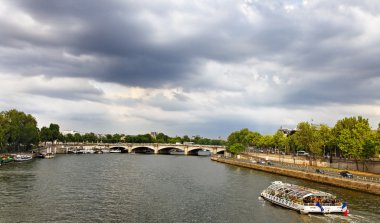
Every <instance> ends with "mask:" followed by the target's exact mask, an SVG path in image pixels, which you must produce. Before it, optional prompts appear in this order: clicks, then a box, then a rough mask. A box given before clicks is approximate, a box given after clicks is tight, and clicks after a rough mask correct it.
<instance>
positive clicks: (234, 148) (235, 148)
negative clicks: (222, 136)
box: [227, 143, 245, 155]
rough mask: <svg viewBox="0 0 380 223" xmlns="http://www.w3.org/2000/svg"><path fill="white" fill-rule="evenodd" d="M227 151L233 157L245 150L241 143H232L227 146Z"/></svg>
mask: <svg viewBox="0 0 380 223" xmlns="http://www.w3.org/2000/svg"><path fill="white" fill-rule="evenodd" d="M227 149H228V151H229V152H230V153H232V154H234V155H237V154H240V153H241V152H243V151H244V150H245V146H244V145H243V144H241V143H234V144H232V145H230V146H228V148H227Z"/></svg>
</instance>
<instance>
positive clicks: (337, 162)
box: [248, 153, 380, 174]
mask: <svg viewBox="0 0 380 223" xmlns="http://www.w3.org/2000/svg"><path fill="white" fill-rule="evenodd" d="M248 154H249V155H251V156H255V157H258V158H260V159H264V160H270V161H277V162H284V163H292V164H297V165H303V166H309V165H310V160H309V159H308V157H305V156H289V155H277V154H276V155H275V154H265V153H248ZM311 164H312V165H313V166H315V167H330V168H336V169H345V170H353V171H357V169H356V162H355V161H354V160H348V159H339V158H333V159H332V163H330V162H329V160H328V159H316V160H312V161H311ZM358 166H359V170H358V171H362V172H369V173H375V174H380V160H367V161H366V162H365V163H364V162H362V161H358Z"/></svg>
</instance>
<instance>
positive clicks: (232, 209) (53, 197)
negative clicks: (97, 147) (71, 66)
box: [0, 154, 380, 223]
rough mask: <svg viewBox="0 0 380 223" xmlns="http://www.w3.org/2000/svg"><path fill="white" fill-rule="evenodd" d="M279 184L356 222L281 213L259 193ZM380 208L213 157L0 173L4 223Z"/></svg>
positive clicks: (255, 216)
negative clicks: (302, 190) (297, 188)
mask: <svg viewBox="0 0 380 223" xmlns="http://www.w3.org/2000/svg"><path fill="white" fill-rule="evenodd" d="M275 180H281V181H284V182H289V183H295V184H299V185H304V186H308V187H313V188H316V189H321V190H324V191H326V192H330V193H333V194H335V195H337V196H339V197H341V198H343V200H345V201H347V202H348V207H349V209H350V215H349V216H347V217H346V216H343V215H301V214H298V213H297V212H295V211H291V210H288V209H285V208H281V207H278V206H274V205H272V204H271V203H269V202H267V201H264V200H262V199H261V198H260V192H261V191H262V190H263V189H265V188H266V187H267V186H268V185H269V184H270V183H271V182H272V181H275ZM379 200H380V197H379V196H375V195H371V194H366V193H360V192H355V191H351V190H346V189H341V188H337V187H332V186H327V185H322V184H317V183H312V182H308V181H304V180H299V179H295V178H291V177H285V176H280V175H275V174H270V173H265V172H260V171H255V170H250V169H245V168H241V167H235V166H230V165H226V164H222V163H217V162H213V161H211V160H210V158H209V157H197V156H170V155H138V154H88V155H58V156H56V157H55V158H54V159H36V160H33V161H30V162H27V163H14V164H9V165H4V166H1V167H0V202H1V206H0V222H165V223H167V222H276V223H281V222H376V221H377V222H379V219H380V218H379V216H380V202H379Z"/></svg>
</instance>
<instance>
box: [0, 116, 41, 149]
mask: <svg viewBox="0 0 380 223" xmlns="http://www.w3.org/2000/svg"><path fill="white" fill-rule="evenodd" d="M38 141H39V130H38V128H37V121H36V119H35V118H34V117H33V116H32V115H30V114H25V113H24V112H20V111H17V110H16V109H12V110H9V111H3V112H1V113H0V149H1V150H2V151H3V152H6V151H12V152H19V151H25V150H29V149H31V148H32V147H33V146H35V145H37V144H38Z"/></svg>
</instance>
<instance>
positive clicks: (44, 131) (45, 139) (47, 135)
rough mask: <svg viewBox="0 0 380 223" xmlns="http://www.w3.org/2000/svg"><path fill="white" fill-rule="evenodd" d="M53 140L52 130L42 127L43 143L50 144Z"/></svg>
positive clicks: (41, 136)
mask: <svg viewBox="0 0 380 223" xmlns="http://www.w3.org/2000/svg"><path fill="white" fill-rule="evenodd" d="M51 139H52V136H51V131H50V129H49V128H47V127H45V126H44V127H42V128H41V131H40V140H41V141H42V142H48V141H51Z"/></svg>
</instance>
